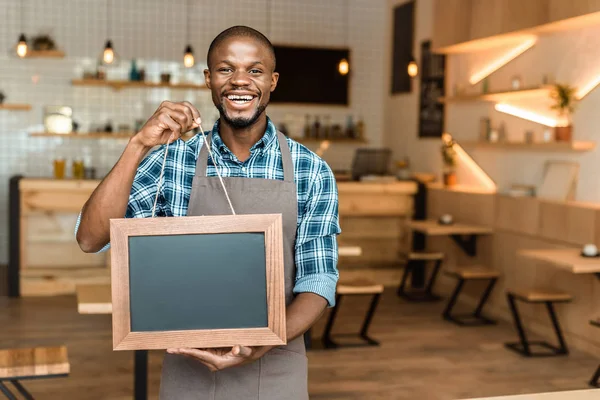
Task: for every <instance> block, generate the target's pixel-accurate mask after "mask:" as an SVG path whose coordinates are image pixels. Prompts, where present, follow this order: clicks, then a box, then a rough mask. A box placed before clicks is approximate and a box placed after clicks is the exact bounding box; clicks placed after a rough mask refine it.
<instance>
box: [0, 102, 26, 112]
mask: <svg viewBox="0 0 600 400" xmlns="http://www.w3.org/2000/svg"><path fill="white" fill-rule="evenodd" d="M0 110H12V111H29V110H31V104H11V103H0Z"/></svg>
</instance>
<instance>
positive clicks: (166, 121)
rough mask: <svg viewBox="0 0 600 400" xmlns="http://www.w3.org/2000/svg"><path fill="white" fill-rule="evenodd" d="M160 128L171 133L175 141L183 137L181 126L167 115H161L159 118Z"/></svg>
mask: <svg viewBox="0 0 600 400" xmlns="http://www.w3.org/2000/svg"><path fill="white" fill-rule="evenodd" d="M158 121H159V122H158V126H159V127H160V128H161V129H163V130H164V131H171V132H172V133H173V134H174V136H175V139H177V138H178V137H179V136H181V126H180V125H179V124H178V123H177V122H175V121H174V120H173V119H172V118H170V117H169V116H168V115H167V114H160V115H159V116H158Z"/></svg>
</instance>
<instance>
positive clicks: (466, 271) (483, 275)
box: [442, 266, 500, 326]
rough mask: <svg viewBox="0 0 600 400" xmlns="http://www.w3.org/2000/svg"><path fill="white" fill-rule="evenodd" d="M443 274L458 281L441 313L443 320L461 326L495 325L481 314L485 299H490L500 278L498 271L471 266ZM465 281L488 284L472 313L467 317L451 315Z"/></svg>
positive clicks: (450, 270)
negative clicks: (486, 282)
mask: <svg viewBox="0 0 600 400" xmlns="http://www.w3.org/2000/svg"><path fill="white" fill-rule="evenodd" d="M444 274H445V275H448V276H451V277H453V278H456V279H458V283H457V285H456V287H455V288H454V292H453V293H452V296H451V297H450V300H449V301H448V304H447V305H446V308H445V309H444V312H443V313H442V317H443V318H444V319H445V320H447V321H450V322H454V323H455V324H458V325H461V326H465V325H468V326H476V325H492V324H495V323H496V321H494V320H492V319H490V318H487V317H484V316H483V315H481V312H482V310H483V306H484V305H485V303H486V301H487V299H488V298H489V297H490V294H491V293H492V290H493V289H494V286H495V285H496V282H497V281H498V278H499V277H500V273H499V272H498V271H495V270H493V269H491V268H486V267H482V266H471V267H457V268H454V269H449V270H446V271H444ZM467 281H489V283H488V285H487V286H486V288H485V290H484V291H483V293H482V294H481V297H480V299H479V303H478V304H477V307H476V308H475V311H473V313H471V314H467V315H453V314H452V310H453V309H454V306H455V305H456V301H457V300H458V296H459V295H460V293H461V291H462V289H463V287H464V285H465V283H466V282H467Z"/></svg>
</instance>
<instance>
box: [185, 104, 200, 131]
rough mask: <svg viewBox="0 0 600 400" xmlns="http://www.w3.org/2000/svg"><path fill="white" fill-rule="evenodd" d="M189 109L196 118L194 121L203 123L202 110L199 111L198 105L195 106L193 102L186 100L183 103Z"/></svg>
mask: <svg viewBox="0 0 600 400" xmlns="http://www.w3.org/2000/svg"><path fill="white" fill-rule="evenodd" d="M182 104H183V105H184V106H185V107H186V108H187V109H189V110H190V112H191V113H192V118H193V119H194V122H195V123H197V124H198V126H200V124H201V123H202V120H201V118H200V111H198V109H197V108H196V107H194V106H193V105H192V103H190V102H189V101H184V102H183V103H182Z"/></svg>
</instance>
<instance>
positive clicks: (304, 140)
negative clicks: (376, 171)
mask: <svg viewBox="0 0 600 400" xmlns="http://www.w3.org/2000/svg"><path fill="white" fill-rule="evenodd" d="M292 139H293V140H295V141H296V142H298V143H302V144H315V143H322V142H325V141H327V142H330V143H349V144H352V143H354V144H356V143H367V141H366V140H365V139H364V138H344V137H341V138H329V139H325V138H323V139H314V138H301V137H292Z"/></svg>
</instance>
